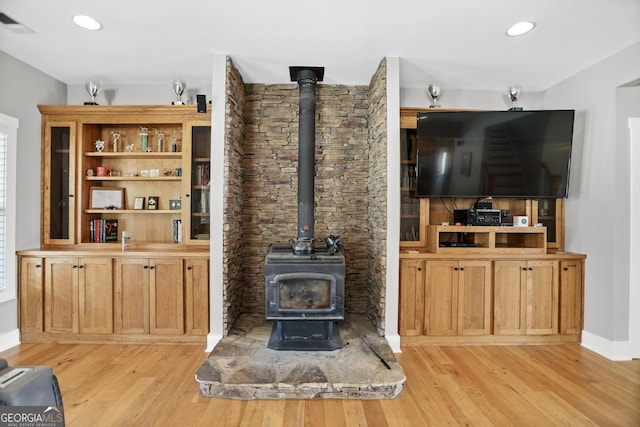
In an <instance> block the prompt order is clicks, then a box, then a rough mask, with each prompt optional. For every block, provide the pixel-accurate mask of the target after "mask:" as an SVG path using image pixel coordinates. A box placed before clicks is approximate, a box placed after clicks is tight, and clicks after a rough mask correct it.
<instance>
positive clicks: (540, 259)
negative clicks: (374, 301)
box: [399, 251, 585, 345]
mask: <svg viewBox="0 0 640 427" xmlns="http://www.w3.org/2000/svg"><path fill="white" fill-rule="evenodd" d="M405 252H406V251H405ZM584 258H585V257H584V255H579V254H559V255H554V254H545V255H540V256H537V257H535V258H530V259H527V258H526V257H525V256H524V255H520V259H505V258H500V257H498V258H496V257H490V256H478V255H477V254H474V258H470V257H469V256H461V259H451V258H450V257H444V256H443V255H437V254H431V253H419V254H415V253H413V254H410V253H402V254H401V260H400V313H399V333H400V335H401V336H402V337H403V343H405V344H432V343H437V344H443V345H444V344H448V343H456V344H460V343H464V344H475V343H512V344H527V343H531V342H535V343H559V342H579V341H580V338H581V331H582V324H583V307H584V303H583V299H584V291H583V289H584V277H583V271H584Z"/></svg>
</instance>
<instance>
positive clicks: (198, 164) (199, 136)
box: [185, 125, 211, 245]
mask: <svg viewBox="0 0 640 427" xmlns="http://www.w3.org/2000/svg"><path fill="white" fill-rule="evenodd" d="M190 133H191V150H190V162H191V188H190V194H191V202H190V206H189V224H188V229H186V228H185V231H187V232H188V233H189V241H190V242H191V243H197V242H203V244H207V245H208V244H209V237H210V231H209V227H210V216H211V214H210V210H211V209H210V203H211V197H210V194H211V193H210V185H209V181H210V172H211V126H210V125H193V126H191V127H190Z"/></svg>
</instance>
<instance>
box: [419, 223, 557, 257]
mask: <svg viewBox="0 0 640 427" xmlns="http://www.w3.org/2000/svg"><path fill="white" fill-rule="evenodd" d="M427 242H428V251H429V252H431V253H436V254H448V253H451V254H460V253H477V254H488V253H492V254H500V253H508V254H545V253H547V228H546V227H510V226H505V227H483V226H443V225H430V226H428V227H427ZM452 244H458V245H455V246H454V245H452Z"/></svg>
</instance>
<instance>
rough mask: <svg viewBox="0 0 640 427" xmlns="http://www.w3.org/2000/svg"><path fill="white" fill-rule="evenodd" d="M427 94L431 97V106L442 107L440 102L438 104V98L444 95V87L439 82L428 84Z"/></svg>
mask: <svg viewBox="0 0 640 427" xmlns="http://www.w3.org/2000/svg"><path fill="white" fill-rule="evenodd" d="M427 94H429V96H430V97H431V100H432V104H431V105H429V108H440V104H438V98H440V96H441V95H442V88H441V87H440V85H439V84H438V83H431V84H430V85H429V86H427Z"/></svg>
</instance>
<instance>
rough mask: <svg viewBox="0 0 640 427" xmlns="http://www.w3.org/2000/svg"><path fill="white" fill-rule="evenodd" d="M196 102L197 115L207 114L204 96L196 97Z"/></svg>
mask: <svg viewBox="0 0 640 427" xmlns="http://www.w3.org/2000/svg"><path fill="white" fill-rule="evenodd" d="M196 101H197V103H198V113H206V112H207V97H206V95H196Z"/></svg>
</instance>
